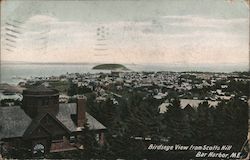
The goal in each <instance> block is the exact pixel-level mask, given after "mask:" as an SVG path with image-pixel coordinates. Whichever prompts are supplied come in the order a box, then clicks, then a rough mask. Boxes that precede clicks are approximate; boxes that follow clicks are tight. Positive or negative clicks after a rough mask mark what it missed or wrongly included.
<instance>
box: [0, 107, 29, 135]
mask: <svg viewBox="0 0 250 160" xmlns="http://www.w3.org/2000/svg"><path fill="white" fill-rule="evenodd" d="M31 121H32V120H31V118H30V117H29V116H27V115H26V114H25V112H24V111H23V110H22V109H21V107H20V106H13V107H0V139H2V138H11V137H21V136H22V135H23V134H24V132H25V130H26V128H28V126H29V125H30V123H31Z"/></svg>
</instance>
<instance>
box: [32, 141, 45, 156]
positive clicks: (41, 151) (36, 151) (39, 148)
mask: <svg viewBox="0 0 250 160" xmlns="http://www.w3.org/2000/svg"><path fill="white" fill-rule="evenodd" d="M44 152H45V147H44V145H42V144H40V143H39V144H36V145H35V146H34V148H33V154H35V155H36V156H42V155H43V154H44Z"/></svg>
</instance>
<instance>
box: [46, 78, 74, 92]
mask: <svg viewBox="0 0 250 160" xmlns="http://www.w3.org/2000/svg"><path fill="white" fill-rule="evenodd" d="M49 84H50V85H51V86H52V87H53V88H55V89H57V90H59V92H60V93H65V94H67V92H68V89H69V82H68V81H57V82H50V83H49Z"/></svg>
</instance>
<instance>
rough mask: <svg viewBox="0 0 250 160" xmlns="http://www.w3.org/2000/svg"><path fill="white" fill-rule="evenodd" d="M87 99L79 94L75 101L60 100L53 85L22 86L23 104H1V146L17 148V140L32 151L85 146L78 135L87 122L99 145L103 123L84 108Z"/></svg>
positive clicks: (42, 151) (102, 136)
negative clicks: (79, 140)
mask: <svg viewBox="0 0 250 160" xmlns="http://www.w3.org/2000/svg"><path fill="white" fill-rule="evenodd" d="M86 101H87V98H86V97H85V96H78V97H77V102H76V103H68V104H65V103H64V104H59V92H58V91H57V90H55V89H51V88H46V87H44V86H39V87H34V88H29V89H27V90H24V91H23V101H22V106H12V107H0V115H1V116H0V140H1V142H2V144H1V150H4V151H8V150H11V149H13V148H14V149H17V150H18V149H19V148H18V146H19V145H18V144H19V143H23V144H25V146H26V147H27V150H29V151H30V152H32V153H33V154H34V155H36V154H38V153H39V154H45V153H48V152H62V151H68V150H76V149H79V148H84V147H83V146H82V144H80V143H78V141H77V139H78V138H79V136H80V135H81V134H82V133H83V132H84V131H85V127H86V125H87V126H88V129H89V130H91V131H93V132H95V133H96V136H97V137H98V138H97V140H98V142H99V144H100V145H102V144H103V143H104V131H105V130H106V127H105V126H104V125H102V124H101V123H100V122H99V121H97V120H96V119H95V118H94V117H92V116H91V115H90V114H88V113H87V112H86Z"/></svg>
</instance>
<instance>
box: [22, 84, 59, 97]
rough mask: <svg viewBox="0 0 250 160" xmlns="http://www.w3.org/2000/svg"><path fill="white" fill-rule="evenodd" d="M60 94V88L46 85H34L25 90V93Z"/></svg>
mask: <svg viewBox="0 0 250 160" xmlns="http://www.w3.org/2000/svg"><path fill="white" fill-rule="evenodd" d="M51 94H59V92H58V90H56V89H52V88H48V87H45V86H44V85H40V86H34V87H31V88H28V89H26V90H24V91H23V95H51Z"/></svg>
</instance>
